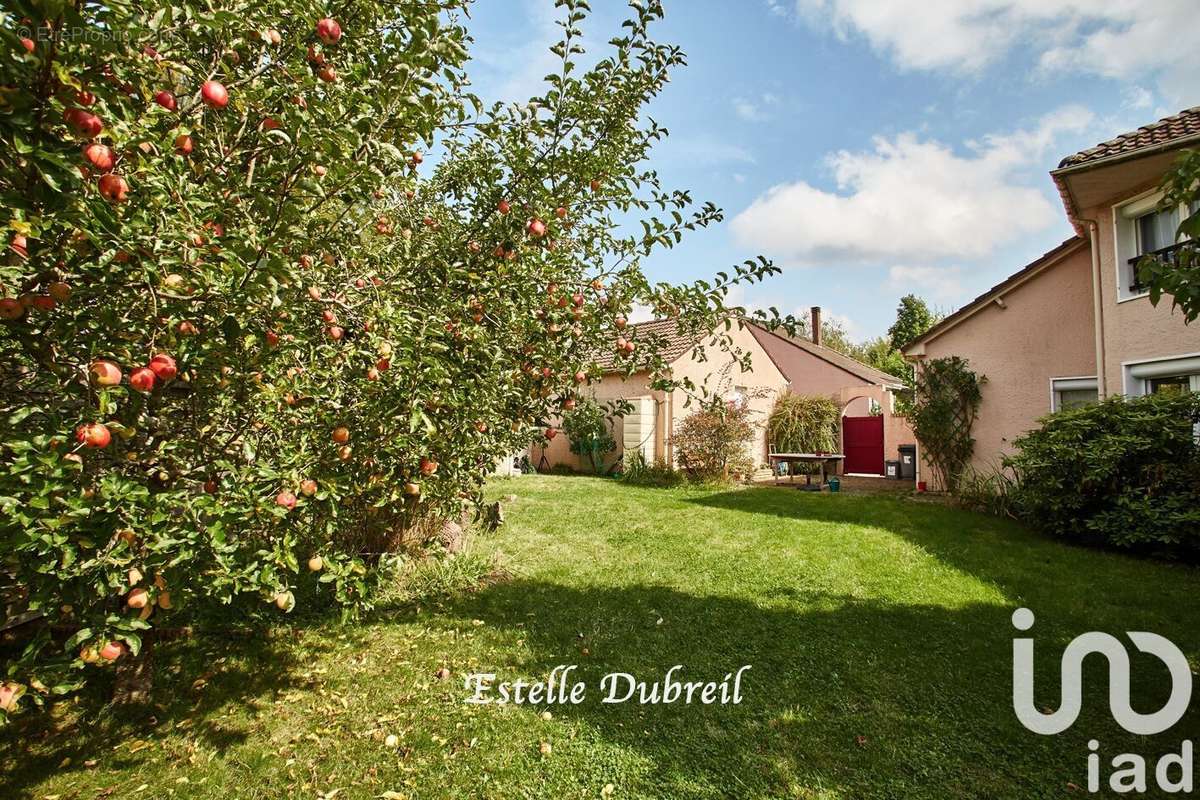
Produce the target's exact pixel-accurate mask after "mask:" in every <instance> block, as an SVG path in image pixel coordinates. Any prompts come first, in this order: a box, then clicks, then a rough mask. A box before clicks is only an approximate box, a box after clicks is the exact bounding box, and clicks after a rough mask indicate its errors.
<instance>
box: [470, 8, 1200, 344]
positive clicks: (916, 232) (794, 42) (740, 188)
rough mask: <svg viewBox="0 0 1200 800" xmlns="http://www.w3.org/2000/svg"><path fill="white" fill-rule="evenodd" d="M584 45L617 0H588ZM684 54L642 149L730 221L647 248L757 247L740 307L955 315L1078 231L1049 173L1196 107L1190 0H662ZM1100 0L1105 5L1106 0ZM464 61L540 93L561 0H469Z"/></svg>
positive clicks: (1197, 64)
mask: <svg viewBox="0 0 1200 800" xmlns="http://www.w3.org/2000/svg"><path fill="white" fill-rule="evenodd" d="M592 5H593V6H594V8H595V12H594V13H593V14H592V16H591V17H590V18H589V20H588V21H587V22H586V23H585V25H584V29H585V35H586V38H587V40H589V41H590V42H591V44H592V45H593V46H596V47H603V44H602V43H603V42H604V41H606V40H607V39H608V38H609V37H611V36H612V35H615V34H617V33H618V32H619V27H618V26H619V22H620V19H621V18H622V16H623V14H624V12H625V10H626V9H625V5H624V3H622V2H619V1H618V0H593V3H592ZM666 7H667V18H666V20H665V21H663V22H662V23H661V24H660V25H659V26H658V28H657V34H656V35H657V38H658V39H659V40H660V41H668V42H673V43H676V44H679V45H681V46H682V47H683V48H684V50H685V51H686V52H687V55H688V62H689V65H688V66H687V67H686V68H684V69H681V70H679V71H677V72H676V73H675V75H674V78H673V80H672V83H671V85H670V86H669V87H668V89H667V91H666V92H665V93H664V94H663V95H662V96H661V97H660V98H659V99H658V100H657V101H656V102H655V104H654V105H653V106H652V107H651V108H650V114H651V115H653V116H654V117H655V118H656V119H658V120H659V121H660V122H662V123H663V124H665V125H666V126H667V127H668V128H669V129H670V131H671V134H672V135H671V137H670V138H669V139H668V140H667V141H666V143H664V144H663V145H661V146H660V147H659V148H658V149H657V150H656V152H655V154H654V156H653V157H652V159H651V166H653V167H654V168H656V169H657V170H658V171H659V173H660V175H661V176H662V177H663V179H664V183H665V185H667V186H669V187H673V188H688V189H691V190H692V192H693V197H694V198H695V199H696V200H697V201H705V200H711V201H712V202H714V203H716V204H717V205H718V206H720V207H722V208H723V209H724V210H725V213H726V220H725V222H724V223H722V224H721V225H719V226H717V227H715V228H713V229H710V230H708V231H704V232H701V233H698V234H695V235H693V236H692V237H690V238H689V239H686V240H685V242H684V244H683V245H682V246H680V247H678V248H676V249H675V250H674V251H665V252H663V253H660V254H657V255H655V256H653V257H652V258H651V259H650V260H648V261H647V262H646V268H647V271H648V272H649V274H650V276H651V278H652V279H655V280H669V281H686V280H692V279H695V278H702V277H709V276H711V275H712V274H713V273H715V272H716V271H717V270H719V269H723V268H726V267H727V266H729V265H730V264H732V263H736V262H739V261H742V260H744V259H746V258H748V257H753V256H755V255H758V254H760V253H761V254H763V255H766V256H767V257H768V258H771V259H772V260H773V261H775V263H776V264H777V265H779V266H781V267H783V269H784V273H783V274H782V275H780V276H777V277H775V278H772V279H770V280H769V281H768V282H766V283H764V284H762V285H760V286H756V287H753V288H751V289H748V290H746V292H745V294H744V295H743V296H742V297H739V298H736V299H737V300H738V301H740V302H743V303H745V304H746V305H749V306H763V307H765V306H771V305H773V306H776V307H777V308H778V309H779V310H780V311H781V312H782V313H807V309H808V307H809V306H812V305H820V306H822V307H823V308H824V309H825V312H826V315H827V316H828V315H832V316H833V317H834V318H835V319H837V320H839V321H841V322H842V323H843V324H844V325H845V326H846V328H847V330H848V332H849V333H850V334H851V336H852V337H853V338H856V339H863V338H866V337H869V336H874V335H878V334H881V333H883V332H884V331H885V330H886V329H887V327H888V326H889V325H890V324H891V321H892V319H893V317H894V310H895V306H896V303H897V301H898V299H899V298H900V296H901V295H903V294H906V293H909V292H915V293H916V294H919V295H921V296H923V297H925V298H926V299H927V300H928V301H929V302H930V303H931V304H932V305H934V306H936V307H938V308H941V309H943V310H946V311H949V310H951V309H953V308H956V307H957V306H959V305H961V304H962V303H964V302H965V301H968V300H970V299H971V298H973V297H974V296H976V295H977V294H978V293H979V292H980V291H982V290H984V289H986V288H987V287H989V286H991V285H993V284H995V283H997V282H998V281H1000V280H1002V279H1003V278H1004V277H1005V276H1007V275H1009V274H1010V273H1012V272H1014V271H1016V270H1017V269H1019V268H1020V267H1021V266H1023V265H1024V264H1025V263H1027V262H1028V261H1030V260H1032V259H1033V258H1036V257H1037V256H1038V255H1040V254H1041V253H1043V252H1045V251H1047V250H1049V249H1051V248H1053V247H1054V246H1055V245H1057V244H1058V243H1059V242H1061V241H1062V240H1063V239H1064V238H1067V237H1068V236H1070V235H1071V230H1070V228H1069V226H1068V225H1067V222H1066V218H1065V216H1064V213H1063V211H1062V206H1061V203H1060V201H1059V200H1058V197H1057V194H1056V193H1055V191H1054V187H1053V184H1052V183H1051V181H1050V178H1049V176H1048V175H1047V172H1048V171H1049V170H1050V169H1052V168H1053V167H1054V166H1055V165H1056V164H1057V162H1058V160H1059V159H1060V158H1061V157H1062V156H1065V155H1068V154H1070V153H1073V152H1075V151H1077V150H1080V149H1082V148H1084V147H1089V146H1091V145H1093V144H1095V143H1097V142H1099V141H1102V140H1104V139H1108V138H1111V137H1112V136H1114V135H1116V134H1118V133H1122V132H1125V131H1127V130H1131V129H1133V128H1136V127H1137V126H1139V125H1143V124H1146V123H1149V122H1152V121H1153V120H1156V119H1158V118H1160V117H1162V116H1165V115H1167V114H1171V113H1174V112H1176V111H1178V110H1180V109H1183V108H1188V107H1190V106H1194V105H1198V104H1200V24H1197V23H1196V19H1195V13H1196V6H1195V0H1112V2H1103V0H1100V1H1099V2H1098V1H1097V0H1089V1H1088V2H1085V0H723V1H722V0H667V3H666ZM1097 7H1098V8H1097ZM471 16H472V19H471V22H470V23H469V27H470V30H471V33H472V35H473V36H474V38H475V40H476V44H475V46H474V48H473V50H472V53H473V56H474V58H475V64H474V65H473V68H472V76H473V80H474V81H475V84H476V86H475V88H476V90H477V91H478V92H479V93H480V94H481V95H483V96H484V97H487V98H489V99H508V100H515V99H520V98H524V97H528V96H529V95H530V94H532V93H534V92H536V91H537V82H538V81H539V80H540V78H541V77H542V76H543V75H545V74H546V73H547V72H549V71H550V68H551V66H552V64H553V62H554V57H553V56H551V55H550V54H549V53H548V52H547V51H546V48H547V47H548V46H549V45H550V44H551V43H552V42H553V41H555V39H556V37H557V34H558V28H557V27H556V26H555V25H554V22H553V21H554V19H555V18H556V17H557V12H556V10H555V9H554V6H553V2H552V0H480V2H478V3H477V4H476V5H475V7H474V8H473V9H472V12H471Z"/></svg>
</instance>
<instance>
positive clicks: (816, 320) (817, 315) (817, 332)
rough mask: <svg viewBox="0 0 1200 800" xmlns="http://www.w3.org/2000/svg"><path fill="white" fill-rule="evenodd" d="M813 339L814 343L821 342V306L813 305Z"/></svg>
mask: <svg viewBox="0 0 1200 800" xmlns="http://www.w3.org/2000/svg"><path fill="white" fill-rule="evenodd" d="M812 340H813V344H815V345H819V344H821V307H820V306H813V307H812Z"/></svg>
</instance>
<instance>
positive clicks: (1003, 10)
mask: <svg viewBox="0 0 1200 800" xmlns="http://www.w3.org/2000/svg"><path fill="white" fill-rule="evenodd" d="M795 7H796V10H797V15H798V16H799V17H800V18H801V19H804V20H806V21H808V22H809V23H810V24H811V25H813V26H816V27H829V28H832V29H833V30H834V31H835V33H836V34H837V35H838V36H840V37H842V38H848V37H849V36H851V35H852V34H858V35H862V36H864V37H866V39H867V40H868V41H869V42H870V43H871V45H872V46H873V47H874V48H875V49H876V50H877V51H880V52H882V53H885V54H886V55H887V56H889V57H890V58H891V59H893V60H894V61H895V62H896V64H897V65H898V66H900V67H901V68H904V69H918V70H935V69H944V68H948V69H953V70H957V71H961V72H978V71H980V70H981V69H983V68H984V67H986V66H988V65H989V64H991V63H993V62H995V61H997V60H998V59H1000V58H1002V57H1003V56H1005V55H1006V54H1008V53H1009V52H1011V51H1014V50H1018V49H1021V50H1024V49H1029V50H1032V51H1033V53H1034V54H1035V57H1036V58H1037V59H1038V63H1039V65H1040V66H1041V67H1042V68H1044V69H1047V70H1063V69H1067V70H1073V71H1078V72H1083V73H1087V74H1093V75H1102V76H1104V77H1110V78H1118V79H1137V78H1139V77H1142V76H1154V77H1155V78H1156V79H1157V80H1158V82H1159V87H1160V90H1161V91H1162V92H1163V93H1164V94H1165V95H1166V96H1168V97H1169V98H1170V99H1171V100H1172V101H1173V102H1174V103H1176V104H1181V103H1183V102H1184V101H1187V100H1193V101H1194V100H1195V99H1196V91H1197V79H1198V78H1200V24H1197V20H1196V12H1197V6H1196V2H1195V0H1105V1H1103V2H1096V0H795Z"/></svg>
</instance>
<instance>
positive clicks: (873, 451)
mask: <svg viewBox="0 0 1200 800" xmlns="http://www.w3.org/2000/svg"><path fill="white" fill-rule="evenodd" d="M842 449H843V452H844V453H845V454H846V467H845V471H846V472H857V473H862V474H865V475H882V474H883V417H842Z"/></svg>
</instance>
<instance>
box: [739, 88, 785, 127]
mask: <svg viewBox="0 0 1200 800" xmlns="http://www.w3.org/2000/svg"><path fill="white" fill-rule="evenodd" d="M778 103H779V98H778V97H777V96H776V95H773V94H771V93H770V92H763V93H762V94H761V95H759V96H758V97H755V98H746V97H735V98H733V113H735V114H737V115H738V116H739V117H741V118H742V119H744V120H746V121H747V122H766V121H767V120H769V119H770V118H771V116H772V114H771V112H770V109H771V108H772V107H773V106H776V105H778Z"/></svg>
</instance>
